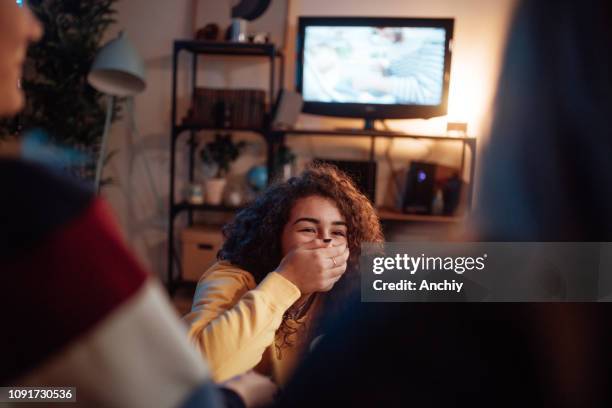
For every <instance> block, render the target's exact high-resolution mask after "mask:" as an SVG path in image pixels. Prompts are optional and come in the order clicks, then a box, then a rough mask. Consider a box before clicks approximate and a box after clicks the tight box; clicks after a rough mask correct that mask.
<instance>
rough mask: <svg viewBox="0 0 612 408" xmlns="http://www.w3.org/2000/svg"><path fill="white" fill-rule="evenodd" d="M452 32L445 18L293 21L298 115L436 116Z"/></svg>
mask: <svg viewBox="0 0 612 408" xmlns="http://www.w3.org/2000/svg"><path fill="white" fill-rule="evenodd" d="M453 25H454V24H453V20H452V19H408V18H365V17H302V18H300V21H299V34H298V53H297V54H298V56H297V58H298V63H297V75H296V78H297V84H296V88H297V89H298V91H299V92H301V94H302V97H303V99H304V112H307V113H315V114H320V115H331V116H348V117H363V118H375V119H376V118H379V119H382V118H417V117H432V116H439V115H444V114H445V113H446V105H447V99H448V85H449V79H450V78H449V76H450V75H449V73H450V59H451V50H450V43H451V39H452V34H453Z"/></svg>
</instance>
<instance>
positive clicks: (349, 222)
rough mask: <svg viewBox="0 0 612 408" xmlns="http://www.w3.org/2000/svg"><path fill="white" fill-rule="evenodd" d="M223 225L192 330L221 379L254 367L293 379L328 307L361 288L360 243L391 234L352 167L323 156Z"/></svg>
mask: <svg viewBox="0 0 612 408" xmlns="http://www.w3.org/2000/svg"><path fill="white" fill-rule="evenodd" d="M223 233H224V237H225V242H224V244H223V247H222V248H221V251H219V254H218V259H219V261H218V262H217V263H215V264H214V265H213V266H212V267H210V268H209V269H208V270H207V271H206V272H205V273H204V275H203V276H202V278H201V279H200V282H199V283H198V287H197V289H196V292H195V296H194V302H193V308H192V311H191V313H189V314H188V315H187V316H186V320H187V321H188V322H189V324H190V330H189V336H190V338H191V340H192V341H193V342H194V343H195V344H196V345H197V346H198V348H199V349H200V351H201V352H202V354H203V355H204V357H206V359H207V361H208V363H209V365H210V367H211V371H212V374H213V378H214V379H215V380H216V381H224V380H227V379H229V378H231V377H233V376H235V375H237V374H240V373H243V372H245V371H248V370H250V369H252V368H255V369H256V371H258V372H260V373H263V374H267V375H270V376H271V377H272V378H273V379H274V380H275V381H276V382H277V383H279V384H284V383H286V381H287V380H288V378H289V377H290V375H291V373H292V370H293V369H294V368H295V366H296V365H297V363H298V362H299V360H300V357H301V356H302V355H303V353H304V351H306V350H307V349H308V346H309V344H310V343H311V341H312V340H313V339H314V338H315V337H317V336H318V335H320V334H321V333H320V332H319V326H318V322H319V321H320V318H321V317H322V315H324V314H325V315H329V314H330V313H332V312H333V311H334V310H337V309H338V308H339V307H340V306H341V305H342V304H343V303H345V302H346V298H347V296H348V295H349V293H350V292H352V289H354V288H355V286H356V283H357V282H358V280H357V278H358V260H359V254H360V246H361V243H363V242H379V243H380V242H382V241H383V235H382V231H381V227H380V222H379V220H378V217H377V215H376V213H375V211H374V208H373V207H372V205H371V204H370V201H369V200H368V199H367V198H366V197H365V196H364V195H363V194H361V193H360V192H359V191H358V190H357V188H356V187H355V185H354V184H353V182H352V181H351V180H350V178H349V177H348V176H347V175H345V174H344V173H342V172H341V171H339V170H338V169H337V168H335V167H333V166H330V165H325V164H316V165H311V166H310V167H308V168H307V169H306V170H305V171H304V173H303V174H302V175H301V176H299V177H294V178H291V179H290V180H289V181H287V182H285V183H279V184H276V185H273V186H271V187H270V188H269V189H268V190H267V191H266V192H264V193H263V194H262V195H261V196H260V197H259V198H258V199H257V200H255V201H254V202H253V203H252V204H251V205H250V206H248V207H247V208H245V209H243V210H241V211H240V212H238V214H237V215H236V218H235V220H234V221H233V222H232V223H230V224H228V225H226V226H225V227H224V229H223Z"/></svg>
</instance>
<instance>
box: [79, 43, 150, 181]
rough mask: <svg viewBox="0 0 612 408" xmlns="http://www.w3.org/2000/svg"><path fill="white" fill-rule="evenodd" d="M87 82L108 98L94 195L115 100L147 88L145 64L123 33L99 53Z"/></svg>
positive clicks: (100, 171) (100, 172) (99, 178)
mask: <svg viewBox="0 0 612 408" xmlns="http://www.w3.org/2000/svg"><path fill="white" fill-rule="evenodd" d="M87 81H88V82H89V84H90V85H91V86H92V87H94V88H95V89H96V90H98V91H100V92H102V93H105V94H107V95H108V102H107V111H106V121H105V123H104V133H103V134H102V142H101V144H100V153H99V156H98V163H97V167H96V181H95V183H96V184H95V185H96V191H99V189H100V180H101V178H102V166H103V164H104V157H105V155H106V143H107V138H108V132H109V129H110V124H111V118H112V114H113V105H114V100H115V97H117V96H118V97H130V96H134V95H136V94H138V93H140V92H142V91H144V89H145V88H146V86H147V85H146V79H145V70H144V63H143V62H142V59H141V58H140V55H139V54H138V52H137V51H136V48H134V46H133V45H132V44H131V43H130V42H129V41H128V39H127V38H126V36H125V35H124V34H123V33H122V32H121V33H119V36H118V37H117V38H115V39H114V40H111V41H110V42H108V43H107V44H106V45H104V47H102V48H101V49H100V51H99V52H98V55H96V58H95V60H94V62H93V65H92V67H91V70H90V71H89V75H88V76H87Z"/></svg>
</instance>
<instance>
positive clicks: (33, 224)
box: [0, 158, 94, 256]
mask: <svg viewBox="0 0 612 408" xmlns="http://www.w3.org/2000/svg"><path fill="white" fill-rule="evenodd" d="M0 191H1V196H2V199H1V200H0V225H2V229H3V231H2V234H0V256H1V255H7V254H9V255H10V254H11V253H14V252H16V251H19V250H20V249H26V248H28V247H30V246H31V245H34V244H35V243H36V242H37V241H38V240H40V239H41V238H42V237H44V236H46V235H47V234H49V233H51V232H52V231H54V230H55V229H56V228H58V227H60V226H62V225H64V224H66V223H68V222H69V221H70V220H72V219H74V218H76V217H78V216H79V215H80V214H82V213H83V212H84V211H85V209H86V208H88V207H89V205H90V204H91V202H92V201H93V199H94V194H93V191H92V190H91V189H90V188H87V186H85V185H84V184H83V183H81V182H79V181H77V180H76V179H72V178H70V177H69V176H67V175H65V174H64V173H62V172H61V171H58V170H54V169H52V168H48V167H45V166H43V165H40V164H37V163H34V162H29V161H24V160H20V159H12V158H10V159H8V158H5V159H0Z"/></svg>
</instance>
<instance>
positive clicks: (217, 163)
mask: <svg viewBox="0 0 612 408" xmlns="http://www.w3.org/2000/svg"><path fill="white" fill-rule="evenodd" d="M245 146H246V143H245V142H244V141H241V142H238V143H234V141H233V140H232V135H231V134H229V133H228V134H220V133H218V134H216V135H215V139H214V140H213V141H212V142H208V143H206V145H205V146H204V148H203V149H202V151H201V153H200V154H201V157H202V161H203V162H204V165H205V166H207V167H208V168H209V169H210V170H212V177H209V178H207V179H206V181H205V182H204V190H205V193H206V194H205V200H206V203H207V204H211V205H219V204H221V201H222V200H223V190H224V189H225V184H226V183H227V179H226V176H227V174H228V173H229V170H230V166H231V164H232V163H233V162H235V161H236V159H238V156H240V152H241V151H242V150H243V149H244V147H245Z"/></svg>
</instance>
